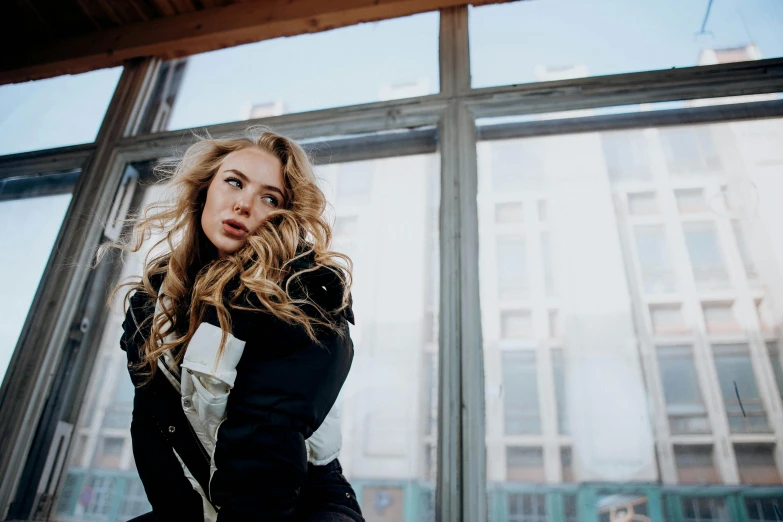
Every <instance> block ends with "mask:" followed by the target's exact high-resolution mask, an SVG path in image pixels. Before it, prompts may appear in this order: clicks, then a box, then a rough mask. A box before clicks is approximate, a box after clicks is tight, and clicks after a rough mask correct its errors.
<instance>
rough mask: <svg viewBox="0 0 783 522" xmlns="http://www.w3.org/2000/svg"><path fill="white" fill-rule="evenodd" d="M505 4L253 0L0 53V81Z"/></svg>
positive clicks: (466, 0) (413, 0)
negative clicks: (468, 5)
mask: <svg viewBox="0 0 783 522" xmlns="http://www.w3.org/2000/svg"><path fill="white" fill-rule="evenodd" d="M502 1H507V0H474V1H469V0H250V1H247V2H241V3H235V4H230V5H226V6H221V7H214V8H211V9H204V10H201V11H195V12H190V13H183V14H179V15H175V16H170V17H165V18H158V19H154V20H149V21H146V22H138V23H133V24H129V25H125V26H122V27H115V28H110V29H104V30H101V31H96V32H93V33H89V34H85V35H80V36H74V37H70V38H64V39H61V40H56V41H54V42H49V43H46V44H41V45H40V46H39V47H35V46H30V47H27V46H20V48H18V49H16V50H15V52H13V53H2V57H1V58H0V85H2V84H7V83H16V82H22V81H27V80H35V79H40V78H48V77H52V76H57V75H61V74H75V73H80V72H85V71H90V70H94V69H101V68H105V67H113V66H117V65H120V64H122V62H123V61H124V60H127V59H131V58H136V57H140V56H156V57H161V58H174V57H182V56H188V55H191V54H196V53H202V52H206V51H212V50H216V49H222V48H225V47H232V46H235V45H240V44H245V43H251V42H258V41H261V40H268V39H271V38H277V37H281V36H293V35H297V34H302V33H314V32H319V31H325V30H328V29H334V28H337V27H344V26H348V25H353V24H357V23H361V22H370V21H377V20H383V19H386V18H396V17H400V16H406V15H411V14H416V13H422V12H426V11H433V10H437V9H441V8H445V7H453V6H457V5H464V4H466V3H471V4H473V5H483V4H490V3H500V2H502ZM400 38H404V35H400ZM336 58H337V57H336Z"/></svg>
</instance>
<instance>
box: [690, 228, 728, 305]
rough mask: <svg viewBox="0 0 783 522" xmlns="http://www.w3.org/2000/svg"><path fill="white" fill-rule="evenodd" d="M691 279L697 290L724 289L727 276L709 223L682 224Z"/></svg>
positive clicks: (716, 236) (714, 231)
mask: <svg viewBox="0 0 783 522" xmlns="http://www.w3.org/2000/svg"><path fill="white" fill-rule="evenodd" d="M682 228H683V231H684V232H685V243H686V244H687V246H688V254H689V255H690V258H691V267H692V268H693V277H694V279H695V280H696V288H697V289H699V290H713V289H719V288H725V287H726V286H727V285H728V282H729V276H728V273H727V272H726V268H725V265H724V262H723V255H722V254H721V249H720V244H719V243H718V234H717V231H716V230H715V224H714V223H712V222H711V221H705V222H698V223H683V225H682Z"/></svg>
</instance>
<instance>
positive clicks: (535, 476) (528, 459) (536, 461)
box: [506, 446, 546, 482]
mask: <svg viewBox="0 0 783 522" xmlns="http://www.w3.org/2000/svg"><path fill="white" fill-rule="evenodd" d="M506 470H507V471H506V476H507V477H508V481H509V482H544V481H545V479H546V477H545V475H544V451H543V450H542V449H541V448H524V447H518V446H509V447H507V448H506Z"/></svg>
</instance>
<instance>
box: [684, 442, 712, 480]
mask: <svg viewBox="0 0 783 522" xmlns="http://www.w3.org/2000/svg"><path fill="white" fill-rule="evenodd" d="M674 460H675V462H676V464H677V480H678V482H679V483H680V484H720V483H721V479H720V475H719V474H718V470H717V469H715V462H714V459H713V450H712V446H674Z"/></svg>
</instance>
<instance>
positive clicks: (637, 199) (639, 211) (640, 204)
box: [628, 192, 658, 216]
mask: <svg viewBox="0 0 783 522" xmlns="http://www.w3.org/2000/svg"><path fill="white" fill-rule="evenodd" d="M628 212H629V213H631V214H632V215H634V216H644V215H649V214H657V213H658V200H657V198H656V197H655V192H636V193H632V194H628Z"/></svg>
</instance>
